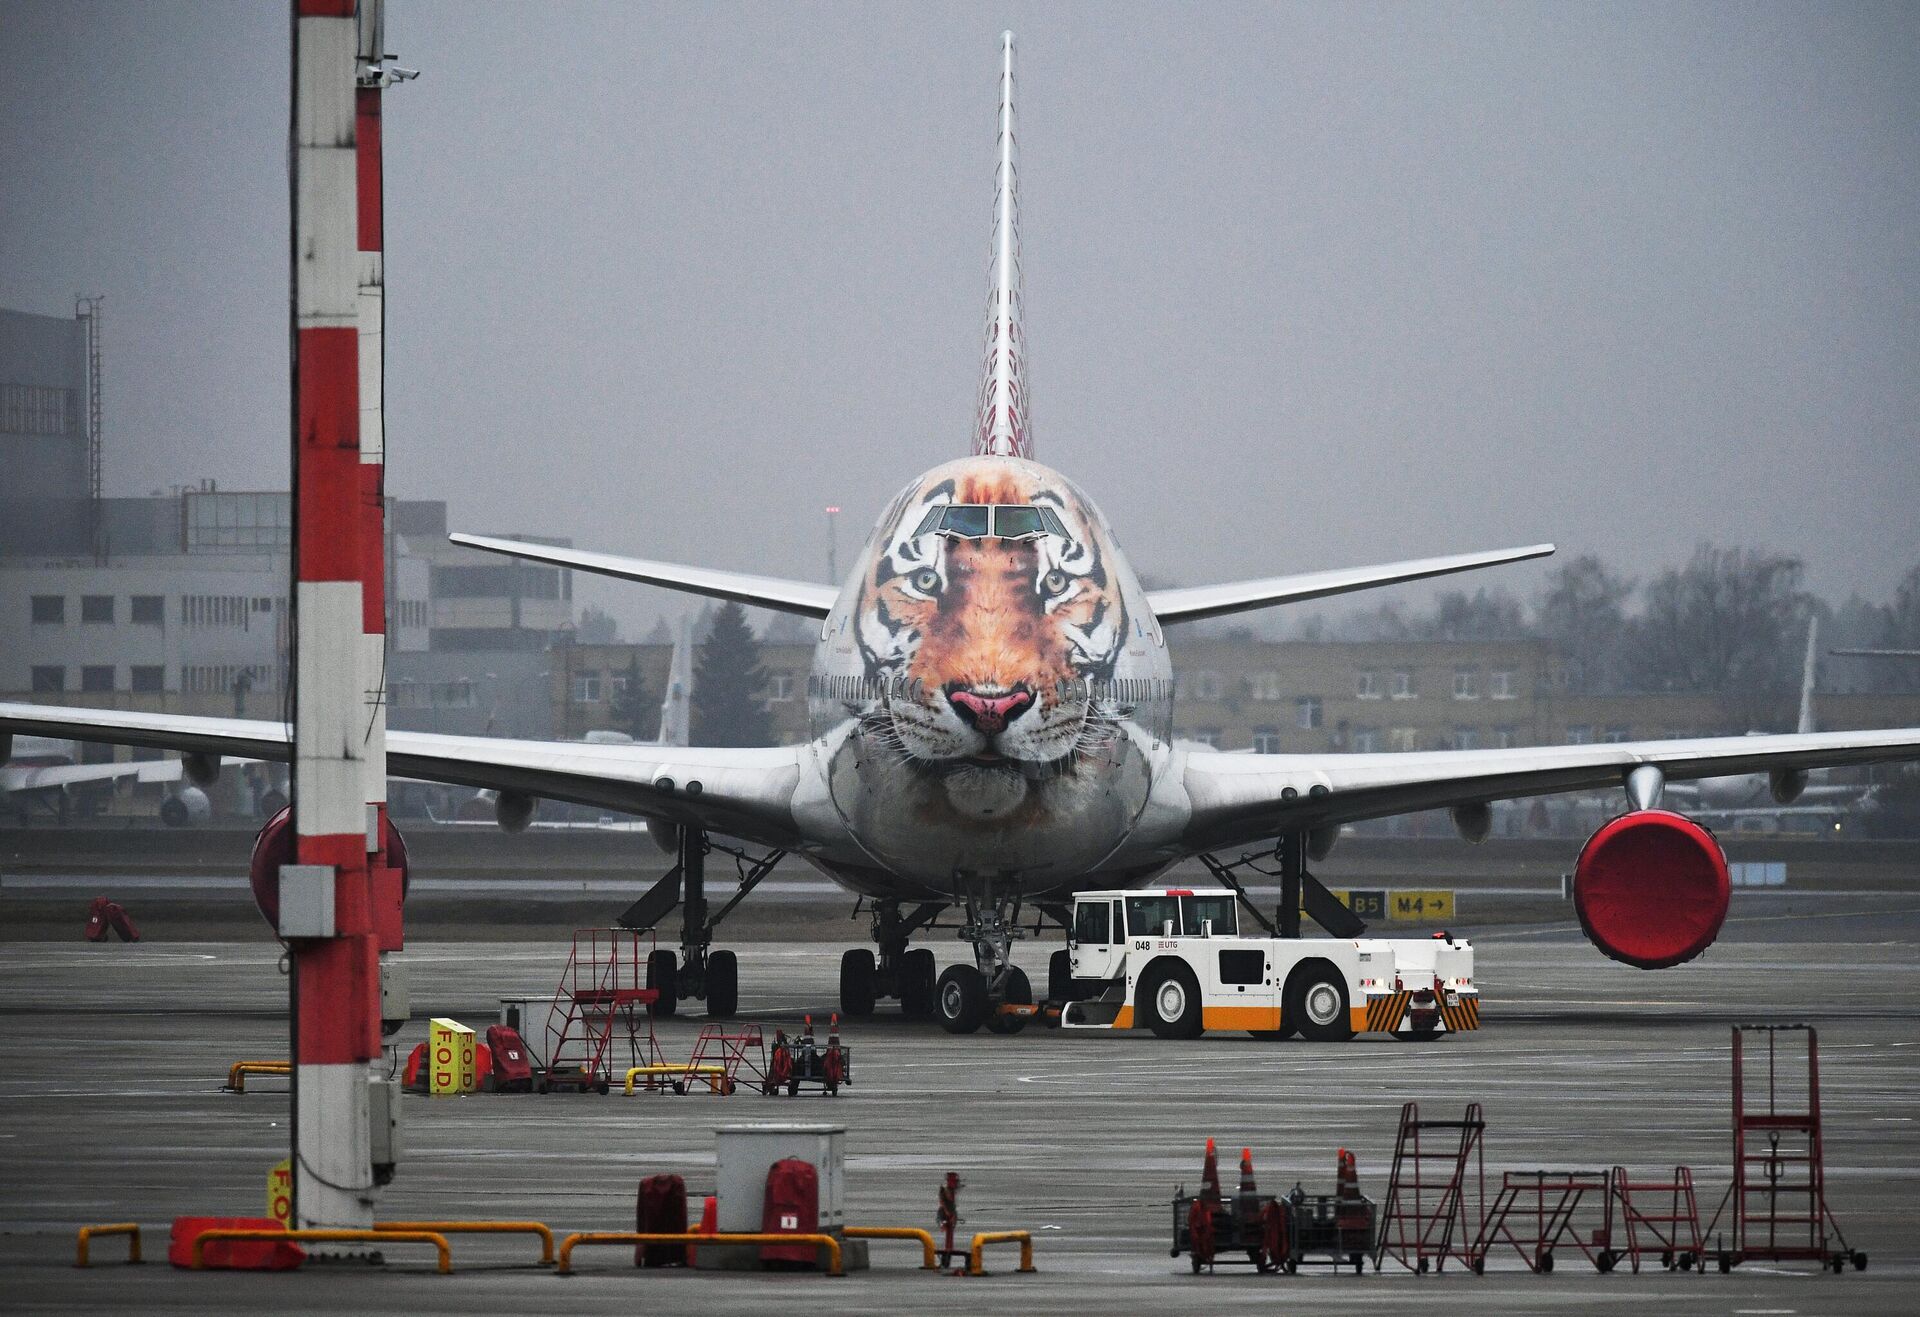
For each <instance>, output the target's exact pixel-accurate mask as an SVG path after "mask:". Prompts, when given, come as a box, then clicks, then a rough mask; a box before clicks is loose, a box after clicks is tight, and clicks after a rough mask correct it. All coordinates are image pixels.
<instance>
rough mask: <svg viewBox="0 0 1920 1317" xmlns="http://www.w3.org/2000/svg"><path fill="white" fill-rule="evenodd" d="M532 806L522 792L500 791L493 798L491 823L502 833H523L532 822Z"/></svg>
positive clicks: (532, 802)
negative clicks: (496, 824)
mask: <svg viewBox="0 0 1920 1317" xmlns="http://www.w3.org/2000/svg"><path fill="white" fill-rule="evenodd" d="M534 804H535V801H534V799H533V797H532V796H529V795H528V794H527V793H526V792H524V791H502V792H501V793H500V794H499V795H497V796H495V797H494V798H493V821H494V822H495V823H498V824H499V825H500V829H501V831H503V832H525V831H526V830H527V825H528V824H529V823H531V822H533V807H534Z"/></svg>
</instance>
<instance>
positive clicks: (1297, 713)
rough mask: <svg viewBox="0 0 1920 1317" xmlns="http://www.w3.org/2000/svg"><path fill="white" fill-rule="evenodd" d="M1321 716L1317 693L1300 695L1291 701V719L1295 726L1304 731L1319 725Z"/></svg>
mask: <svg viewBox="0 0 1920 1317" xmlns="http://www.w3.org/2000/svg"><path fill="white" fill-rule="evenodd" d="M1322 717H1323V714H1322V712H1321V709H1320V697H1319V696H1318V695H1302V696H1301V697H1300V698H1298V699H1296V700H1295V701H1294V702H1293V721H1294V725H1295V726H1297V727H1300V728H1302V729H1303V730H1305V731H1312V730H1313V729H1314V728H1316V727H1318V726H1320V723H1321V719H1322Z"/></svg>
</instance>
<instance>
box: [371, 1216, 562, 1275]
mask: <svg viewBox="0 0 1920 1317" xmlns="http://www.w3.org/2000/svg"><path fill="white" fill-rule="evenodd" d="M373 1228H374V1229H375V1230H377V1231H379V1232H380V1233H381V1234H387V1233H390V1232H395V1231H397V1232H399V1233H402V1234H409V1233H411V1234H418V1233H420V1232H423V1231H424V1232H426V1233H427V1234H434V1235H538V1236H539V1237H540V1265H541V1266H543V1267H550V1266H552V1265H553V1231H552V1230H551V1229H550V1228H548V1227H547V1226H543V1225H541V1224H540V1223H539V1222H538V1221H375V1222H374V1223H373Z"/></svg>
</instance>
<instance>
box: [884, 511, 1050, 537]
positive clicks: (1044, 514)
mask: <svg viewBox="0 0 1920 1317" xmlns="http://www.w3.org/2000/svg"><path fill="white" fill-rule="evenodd" d="M914 534H915V535H916V536H918V535H933V534H940V535H951V536H953V537H954V538H956V539H962V540H983V539H986V538H988V537H989V536H993V537H995V538H998V539H1003V540H1026V539H1033V538H1034V537H1036V536H1040V535H1058V536H1059V537H1060V538H1061V539H1067V538H1069V537H1068V535H1067V528H1066V525H1065V523H1063V522H1062V521H1061V520H1060V515H1059V514H1058V513H1056V512H1055V511H1054V510H1053V509H1052V508H1041V507H1035V506H1033V505H1032V504H1030V503H999V504H992V505H988V504H984V503H952V504H948V505H947V506H945V507H938V508H930V509H928V511H927V515H926V516H925V517H923V518H921V520H920V525H919V528H918V529H916V530H915V531H914Z"/></svg>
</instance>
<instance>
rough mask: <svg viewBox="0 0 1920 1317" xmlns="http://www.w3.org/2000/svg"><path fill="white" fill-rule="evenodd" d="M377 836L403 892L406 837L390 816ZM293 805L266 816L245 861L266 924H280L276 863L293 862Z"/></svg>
mask: <svg viewBox="0 0 1920 1317" xmlns="http://www.w3.org/2000/svg"><path fill="white" fill-rule="evenodd" d="M384 821H385V824H386V827H385V832H384V835H383V836H382V837H381V840H382V841H383V842H385V843H386V848H387V858H388V863H390V864H391V865H392V866H393V867H394V868H396V869H398V870H399V871H400V897H401V899H402V900H405V899H406V895H407V839H406V838H405V837H403V836H401V835H400V829H398V828H396V827H394V826H393V820H392V819H391V818H386V819H385V820H384ZM295 840H296V838H295V837H294V833H293V807H292V806H291V805H289V806H287V807H286V808H285V809H283V810H281V811H280V812H279V813H278V814H275V815H274V816H273V817H272V818H270V819H268V820H267V823H266V826H265V827H263V828H261V829H260V832H259V835H257V836H256V837H254V839H253V855H252V857H251V858H250V859H249V860H248V861H247V881H248V882H249V883H251V884H252V886H253V903H254V904H255V905H257V906H259V907H260V913H261V914H263V915H265V916H266V919H267V926H268V927H270V928H278V927H280V866H281V865H283V864H292V863H293V862H294V858H293V857H294V842H295Z"/></svg>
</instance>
